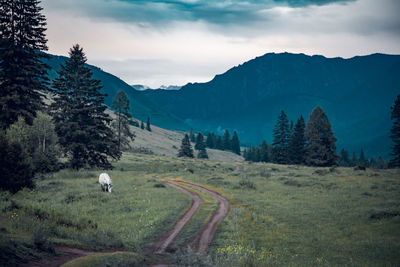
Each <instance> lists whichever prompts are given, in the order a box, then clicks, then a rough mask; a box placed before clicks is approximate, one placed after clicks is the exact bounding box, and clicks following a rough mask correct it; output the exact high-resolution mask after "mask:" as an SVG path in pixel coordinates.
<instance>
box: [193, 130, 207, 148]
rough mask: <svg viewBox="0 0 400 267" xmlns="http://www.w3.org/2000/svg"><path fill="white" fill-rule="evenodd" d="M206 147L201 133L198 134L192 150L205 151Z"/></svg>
mask: <svg viewBox="0 0 400 267" xmlns="http://www.w3.org/2000/svg"><path fill="white" fill-rule="evenodd" d="M205 148H206V145H205V143H204V136H203V134H202V133H198V134H197V137H196V144H195V145H194V149H196V150H201V149H205Z"/></svg>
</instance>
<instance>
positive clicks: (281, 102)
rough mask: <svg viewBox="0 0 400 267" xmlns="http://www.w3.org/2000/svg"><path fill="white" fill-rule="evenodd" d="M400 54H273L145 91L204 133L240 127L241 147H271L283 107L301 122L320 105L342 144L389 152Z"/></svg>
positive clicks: (373, 152) (399, 81)
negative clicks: (175, 86) (204, 78)
mask: <svg viewBox="0 0 400 267" xmlns="http://www.w3.org/2000/svg"><path fill="white" fill-rule="evenodd" d="M399 69H400V56H398V55H384V54H373V55H369V56H357V57H353V58H350V59H343V58H326V57H323V56H307V55H304V54H290V53H281V54H275V53H269V54H265V55H264V56H261V57H257V58H255V59H253V60H250V61H248V62H246V63H244V64H242V65H239V66H237V67H234V68H232V69H230V70H228V71H227V72H225V73H224V74H221V75H217V76H215V78H214V79H213V80H211V81H210V82H207V83H194V84H191V83H189V84H187V85H185V86H183V87H182V88H181V89H180V90H177V91H166V90H146V91H143V92H141V93H142V94H144V95H146V96H148V97H149V98H150V99H152V100H153V101H154V102H156V103H158V104H159V105H160V106H161V107H162V108H164V109H166V110H168V111H170V112H171V113H173V114H174V115H176V116H177V117H179V118H181V119H183V120H185V121H186V122H187V123H188V124H190V125H191V126H192V127H194V128H197V129H201V130H203V131H218V130H222V129H225V128H228V129H230V130H237V131H238V133H239V136H240V139H241V141H242V142H245V143H248V144H259V143H260V142H261V141H262V140H264V139H265V140H267V142H269V143H271V140H272V129H273V127H274V124H275V122H276V119H277V116H278V114H279V112H280V110H282V109H283V110H285V111H286V113H287V114H288V117H289V119H291V120H293V121H294V122H295V121H296V120H297V118H298V117H299V116H300V115H303V116H304V118H305V119H306V120H307V119H308V117H309V115H310V113H311V111H312V109H313V108H314V107H316V106H317V105H319V106H321V107H322V108H323V110H324V111H325V112H326V113H327V115H328V117H329V119H330V122H331V124H332V128H333V131H334V133H335V136H336V137H337V138H338V142H337V145H338V147H339V149H340V148H342V147H344V148H346V149H348V150H350V151H355V152H359V151H360V149H361V148H363V149H364V151H365V152H366V154H367V155H376V156H377V155H382V156H384V157H387V156H388V154H389V153H390V145H391V141H390V138H389V135H390V127H391V124H392V123H391V120H390V112H391V110H390V107H391V106H392V105H393V103H394V100H395V97H396V96H397V94H398V93H399V91H400V88H399V84H400V75H399Z"/></svg>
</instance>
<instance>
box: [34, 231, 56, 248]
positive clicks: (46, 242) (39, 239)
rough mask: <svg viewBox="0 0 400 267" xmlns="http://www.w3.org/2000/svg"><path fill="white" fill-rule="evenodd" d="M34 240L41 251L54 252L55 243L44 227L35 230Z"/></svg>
mask: <svg viewBox="0 0 400 267" xmlns="http://www.w3.org/2000/svg"><path fill="white" fill-rule="evenodd" d="M32 239H33V240H32V241H33V244H34V245H35V247H36V248H37V249H39V250H41V251H46V252H51V253H54V251H55V250H54V244H53V242H52V241H51V240H50V238H49V233H48V232H47V231H45V230H44V229H43V228H38V229H36V230H35V231H34V233H33V236H32Z"/></svg>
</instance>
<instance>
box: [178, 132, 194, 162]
mask: <svg viewBox="0 0 400 267" xmlns="http://www.w3.org/2000/svg"><path fill="white" fill-rule="evenodd" d="M178 157H188V158H193V157H194V156H193V149H192V145H191V144H190V139H189V136H188V135H187V134H185V137H183V139H182V144H181V147H180V149H179V151H178Z"/></svg>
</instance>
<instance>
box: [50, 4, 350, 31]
mask: <svg viewBox="0 0 400 267" xmlns="http://www.w3.org/2000/svg"><path fill="white" fill-rule="evenodd" d="M352 1H355V0H259V1H256V0H248V1H241V0H229V1H228V0H224V1H221V0H114V1H109V0H85V1H81V0H69V1H65V0H51V1H45V2H46V5H47V6H48V7H50V8H58V9H64V10H65V9H76V11H78V12H83V13H86V14H87V15H89V16H91V17H98V18H102V19H104V18H106V19H107V18H108V19H111V20H115V21H120V22H131V23H132V22H133V23H139V24H140V25H143V26H146V25H157V26H160V25H163V24H166V23H167V24H168V23H170V22H176V21H204V22H207V23H211V24H216V25H226V24H228V25H243V24H248V23H252V22H258V21H264V20H267V19H268V18H267V17H265V16H263V15H261V14H260V12H259V11H260V10H267V9H271V8H273V7H277V6H289V7H305V6H310V5H319V6H321V5H327V4H332V3H347V2H352Z"/></svg>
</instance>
